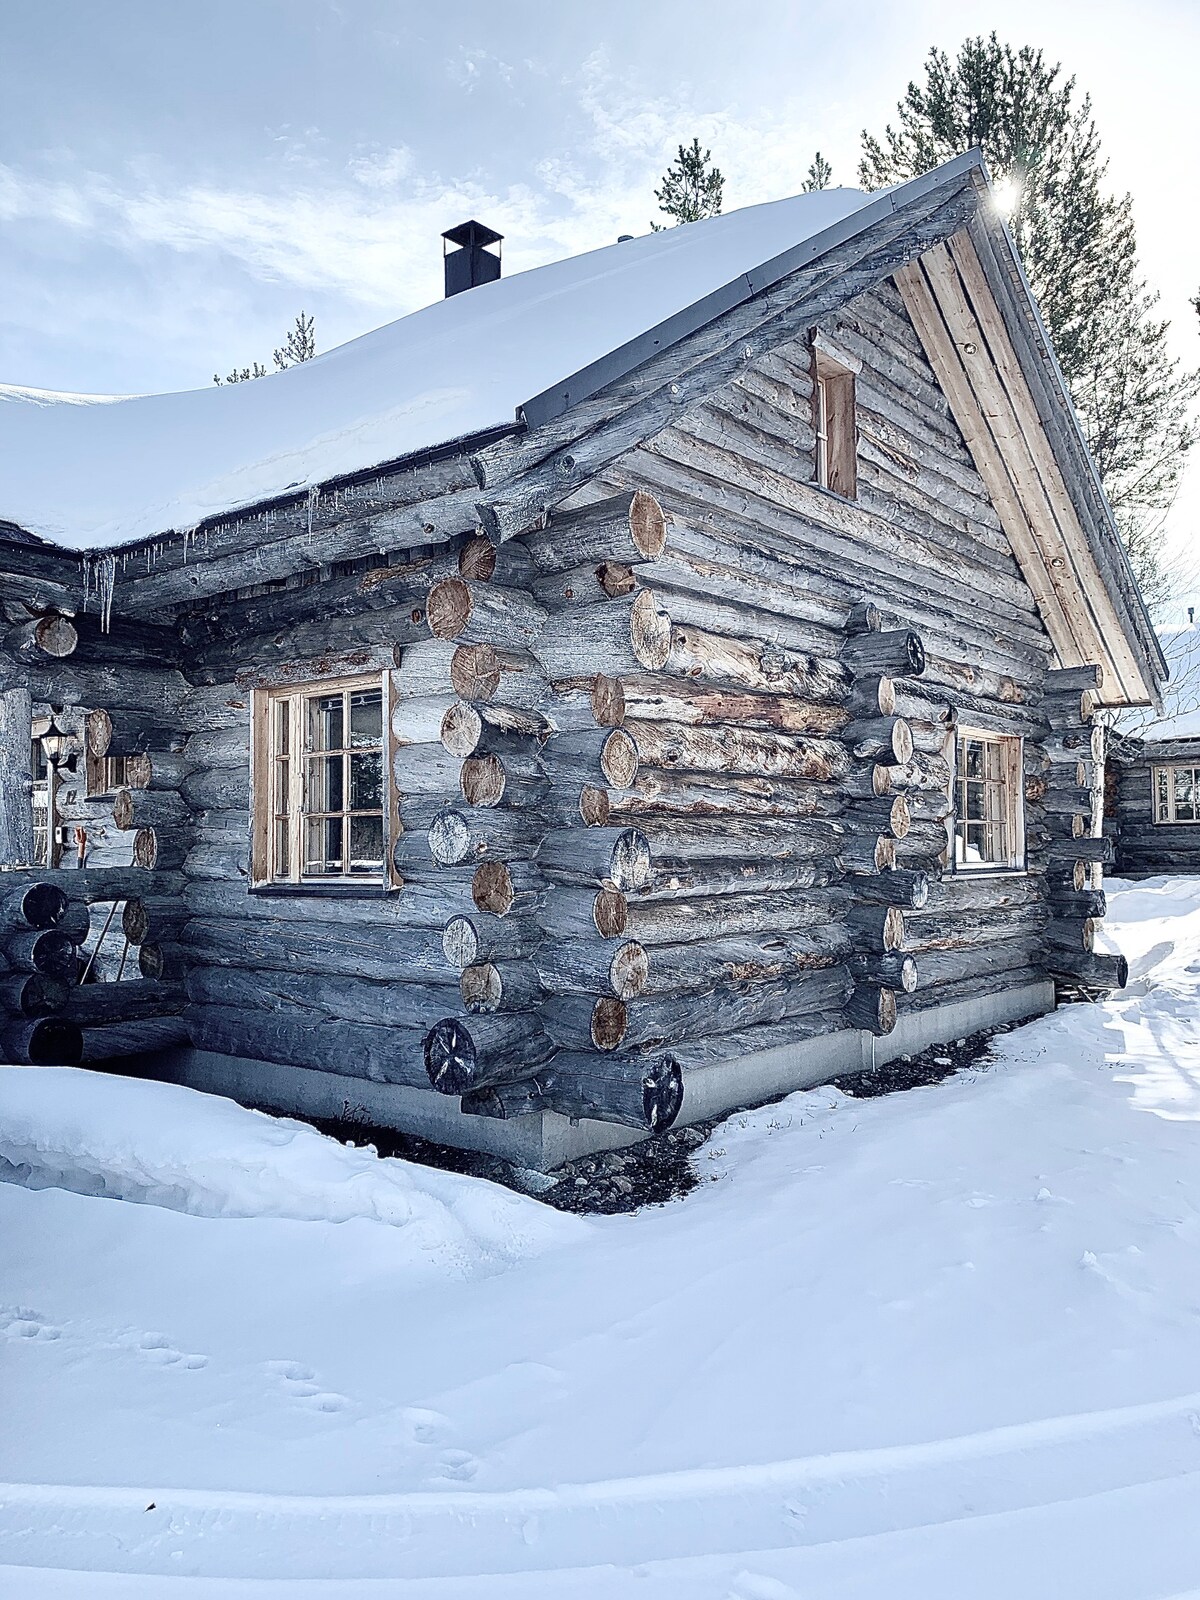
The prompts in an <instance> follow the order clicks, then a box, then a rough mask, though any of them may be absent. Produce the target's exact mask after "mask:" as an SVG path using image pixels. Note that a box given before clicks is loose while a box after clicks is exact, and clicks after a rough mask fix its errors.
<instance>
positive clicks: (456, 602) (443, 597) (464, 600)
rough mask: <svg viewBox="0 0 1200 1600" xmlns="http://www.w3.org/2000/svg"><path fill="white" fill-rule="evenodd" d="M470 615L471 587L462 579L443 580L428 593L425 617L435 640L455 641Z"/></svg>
mask: <svg viewBox="0 0 1200 1600" xmlns="http://www.w3.org/2000/svg"><path fill="white" fill-rule="evenodd" d="M470 615H471V586H470V584H468V583H465V582H464V581H463V579H462V578H443V579H442V581H441V583H438V584H435V585H434V587H433V588H432V589H431V590H430V591H429V599H428V601H427V602H426V606H425V617H426V621H427V622H428V623H429V631H430V633H432V634H433V636H434V638H435V639H457V638H458V636H459V634H460V633H461V632H462V631H463V629H464V628H465V627H466V625H467V618H468V617H469V616H470Z"/></svg>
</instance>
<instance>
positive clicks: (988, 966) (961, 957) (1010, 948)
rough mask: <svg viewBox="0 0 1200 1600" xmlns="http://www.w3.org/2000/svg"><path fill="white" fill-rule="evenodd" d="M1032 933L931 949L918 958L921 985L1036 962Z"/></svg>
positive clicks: (992, 973)
mask: <svg viewBox="0 0 1200 1600" xmlns="http://www.w3.org/2000/svg"><path fill="white" fill-rule="evenodd" d="M1036 960H1037V942H1036V936H1035V935H1031V934H1025V935H1023V936H1019V937H1017V938H1014V939H1005V938H999V939H995V940H993V941H991V942H989V943H987V944H983V945H974V946H972V947H971V948H970V949H967V950H931V951H928V952H922V954H921V956H920V958H919V970H920V975H921V985H920V986H921V988H922V989H933V988H936V987H938V986H939V985H942V984H946V983H961V982H962V981H963V980H964V979H966V978H971V977H978V978H984V977H989V976H995V975H998V974H1002V973H1008V972H1016V971H1020V970H1022V969H1023V968H1025V967H1028V966H1030V965H1031V964H1036Z"/></svg>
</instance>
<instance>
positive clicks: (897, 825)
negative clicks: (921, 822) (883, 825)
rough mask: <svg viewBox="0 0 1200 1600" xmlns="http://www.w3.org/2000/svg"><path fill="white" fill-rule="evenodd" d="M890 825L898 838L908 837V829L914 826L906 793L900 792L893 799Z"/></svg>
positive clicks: (889, 816)
mask: <svg viewBox="0 0 1200 1600" xmlns="http://www.w3.org/2000/svg"><path fill="white" fill-rule="evenodd" d="M888 826H889V827H890V828H891V830H892V833H893V835H894V836H895V838H897V839H905V838H907V837H908V830H909V829H910V828H911V827H912V812H911V811H910V810H909V805H908V801H907V799H906V798H905V796H904V795H902V794H898V795H897V796H896V798H895V799H894V800H893V801H892V804H891V809H890V811H889V812H888Z"/></svg>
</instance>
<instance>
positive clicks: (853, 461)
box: [810, 331, 862, 500]
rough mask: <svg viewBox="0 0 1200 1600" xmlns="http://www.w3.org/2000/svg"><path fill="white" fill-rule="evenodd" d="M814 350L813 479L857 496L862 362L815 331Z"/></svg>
mask: <svg viewBox="0 0 1200 1600" xmlns="http://www.w3.org/2000/svg"><path fill="white" fill-rule="evenodd" d="M810 349H811V354H812V371H811V377H812V425H813V437H814V444H813V481H814V483H815V484H816V485H817V487H818V488H819V489H825V490H827V491H828V492H829V493H830V494H836V495H838V496H839V497H840V498H841V499H843V500H857V498H858V417H857V402H856V397H855V380H856V375H857V374H858V373H859V372H861V370H862V363H861V362H860V361H856V360H854V359H853V358H852V357H850V356H847V355H846V354H845V352H844V351H841V350H838V349H837V348H836V347H835V346H834V345H833V344H832V343H831V342H830V341H829V339H828V338H826V336H825V335H824V334H822V333H821V332H819V331H817V332H814V333H813V335H812V337H811V341H810Z"/></svg>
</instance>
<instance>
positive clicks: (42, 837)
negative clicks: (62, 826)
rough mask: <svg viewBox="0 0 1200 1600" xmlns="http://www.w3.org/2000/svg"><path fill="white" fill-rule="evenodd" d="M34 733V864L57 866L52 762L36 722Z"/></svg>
mask: <svg viewBox="0 0 1200 1600" xmlns="http://www.w3.org/2000/svg"><path fill="white" fill-rule="evenodd" d="M34 733H35V737H34V740H33V744H32V746H31V748H30V752H29V770H30V772H31V773H32V774H33V864H34V866H36V867H56V866H57V865H58V862H57V861H56V860H51V835H50V792H51V789H52V787H53V784H52V781H51V773H50V764H49V762H48V761H47V760H46V751H45V747H44V746H43V744H42V741H41V739H40V738H39V737H36V734H37V727H36V724H35V727H34Z"/></svg>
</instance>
